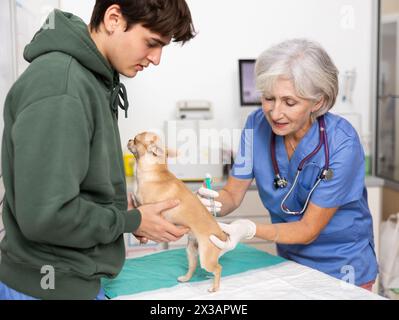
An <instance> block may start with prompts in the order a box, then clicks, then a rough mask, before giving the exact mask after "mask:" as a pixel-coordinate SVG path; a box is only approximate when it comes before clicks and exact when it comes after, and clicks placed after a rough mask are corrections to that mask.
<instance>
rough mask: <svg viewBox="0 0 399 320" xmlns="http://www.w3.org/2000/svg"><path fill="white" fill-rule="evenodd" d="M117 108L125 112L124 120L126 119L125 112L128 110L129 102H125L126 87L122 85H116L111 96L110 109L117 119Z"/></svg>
mask: <svg viewBox="0 0 399 320" xmlns="http://www.w3.org/2000/svg"><path fill="white" fill-rule="evenodd" d="M118 107H119V108H121V109H122V110H124V111H125V118H127V111H128V109H129V101H128V100H127V93H126V87H125V85H124V84H123V83H120V82H119V83H118V84H117V85H116V87H115V88H114V90H113V91H112V94H111V109H112V111H113V112H114V113H115V114H116V118H118Z"/></svg>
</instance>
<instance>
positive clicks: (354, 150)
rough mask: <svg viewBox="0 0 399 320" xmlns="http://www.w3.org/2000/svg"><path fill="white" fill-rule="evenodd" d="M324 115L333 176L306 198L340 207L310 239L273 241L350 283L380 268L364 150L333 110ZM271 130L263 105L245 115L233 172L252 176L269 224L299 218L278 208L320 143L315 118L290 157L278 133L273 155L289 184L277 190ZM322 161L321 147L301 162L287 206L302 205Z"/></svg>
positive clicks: (367, 279) (284, 253)
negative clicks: (281, 242)
mask: <svg viewBox="0 0 399 320" xmlns="http://www.w3.org/2000/svg"><path fill="white" fill-rule="evenodd" d="M324 117H325V123H326V133H327V139H328V144H329V152H330V157H329V160H330V168H331V169H332V170H333V177H332V179H331V180H322V181H321V182H320V184H319V186H318V187H317V188H316V189H315V191H314V192H313V195H312V197H311V198H310V201H311V202H312V203H314V204H316V205H317V206H319V207H322V208H338V210H337V212H336V213H335V215H334V216H333V217H332V219H331V220H330V222H329V223H328V224H327V226H326V227H325V228H324V229H323V230H322V232H321V233H320V235H319V237H318V238H317V239H316V240H315V241H313V242H312V243H310V244H307V245H301V244H297V245H285V244H277V250H278V254H279V255H280V256H282V257H284V258H286V259H290V260H293V261H295V262H298V263H300V264H303V265H306V266H309V267H311V268H314V269H317V270H320V271H322V272H325V273H327V274H329V275H331V276H333V277H335V278H338V279H342V280H345V281H351V279H353V280H354V284H356V285H361V284H365V283H367V282H370V281H372V280H374V279H375V278H376V276H377V273H378V266H377V260H376V256H375V251H374V237H373V223H372V218H371V214H370V210H369V207H368V203H367V191H366V187H365V184H364V178H365V164H364V152H363V148H362V145H361V143H360V140H359V137H358V135H357V133H356V131H355V129H354V128H353V127H352V125H351V124H350V123H349V122H348V121H346V120H345V119H343V118H341V117H339V116H337V115H334V114H331V113H327V114H325V116H324ZM271 132H272V131H271V127H270V125H269V123H268V122H267V120H266V118H265V116H264V114H263V111H262V109H259V110H257V111H255V112H253V113H252V114H251V115H250V116H249V117H248V119H247V122H246V125H245V128H244V130H243V132H242V135H241V143H240V148H239V151H238V153H237V156H236V159H235V163H234V166H233V169H232V173H231V174H232V176H233V177H235V178H237V179H253V178H255V180H256V185H257V187H258V191H259V195H260V198H261V200H262V202H263V205H264V206H265V208H267V210H268V211H269V213H270V216H271V220H272V222H273V223H286V222H294V221H298V220H301V219H302V216H303V215H289V214H286V213H284V212H283V211H282V210H281V208H280V204H281V201H282V200H283V198H284V196H285V195H286V194H287V192H288V190H289V188H290V187H291V186H292V183H293V181H294V178H295V175H296V173H297V168H298V165H299V163H300V162H301V160H302V159H304V158H305V157H306V156H307V155H308V154H310V153H311V152H312V151H313V150H314V149H315V148H316V146H317V144H318V143H319V124H318V122H317V121H315V122H314V123H313V124H312V127H311V128H310V129H309V131H308V132H307V133H306V135H305V136H304V137H303V138H302V140H301V141H300V143H299V145H298V146H297V148H296V150H295V152H294V154H293V155H292V157H291V159H290V160H288V155H287V152H286V149H285V145H284V138H283V137H282V136H276V159H277V162H278V165H279V169H280V175H281V176H282V177H285V178H287V180H288V187H287V188H285V189H279V190H276V189H274V186H273V180H274V170H273V165H272V160H271V154H270V136H271ZM324 162H325V155H324V149H323V148H322V149H320V150H319V152H318V153H317V154H316V155H315V156H314V157H313V158H312V159H311V160H310V161H309V162H308V163H307V164H306V165H305V167H304V169H303V171H302V173H301V175H300V178H299V181H298V183H297V186H296V188H295V189H294V191H293V194H291V196H290V197H289V198H288V199H287V201H286V205H287V206H288V208H289V209H290V210H291V211H293V210H295V211H300V210H301V209H302V207H303V205H304V203H305V200H306V197H307V195H308V193H309V191H310V189H311V188H312V186H313V185H314V183H315V181H316V179H317V176H318V174H319V172H320V170H321V169H322V168H323V166H324ZM305 214H306V212H305Z"/></svg>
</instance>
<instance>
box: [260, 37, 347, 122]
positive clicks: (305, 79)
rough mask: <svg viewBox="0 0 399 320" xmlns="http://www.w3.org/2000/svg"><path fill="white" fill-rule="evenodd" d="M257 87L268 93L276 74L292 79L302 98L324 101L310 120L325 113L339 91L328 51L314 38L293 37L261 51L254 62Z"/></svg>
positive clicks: (271, 88) (336, 76)
mask: <svg viewBox="0 0 399 320" xmlns="http://www.w3.org/2000/svg"><path fill="white" fill-rule="evenodd" d="M255 76H256V87H257V89H258V90H259V91H260V92H261V93H263V94H266V95H269V94H271V92H272V90H273V86H274V83H275V81H276V80H277V79H278V78H284V79H288V80H291V81H292V83H293V85H294V88H295V90H296V93H297V95H298V96H299V97H301V98H303V99H310V100H314V101H320V99H321V98H324V103H323V105H322V106H321V107H320V109H319V110H318V111H316V112H315V113H314V114H313V115H312V120H315V119H316V118H317V117H319V116H321V115H323V114H325V113H326V112H328V110H330V109H331V108H332V107H333V105H334V104H335V101H336V98H337V95H338V86H339V85H338V69H337V67H336V66H335V65H334V63H333V61H332V60H331V58H330V56H329V55H328V54H327V52H326V51H325V50H324V49H323V48H322V47H321V46H320V45H319V44H318V43H316V42H312V41H309V40H306V39H292V40H287V41H284V42H282V43H280V44H277V45H275V46H273V47H271V48H270V49H268V50H266V51H264V52H263V53H262V54H261V55H260V56H259V58H258V59H257V61H256V65H255Z"/></svg>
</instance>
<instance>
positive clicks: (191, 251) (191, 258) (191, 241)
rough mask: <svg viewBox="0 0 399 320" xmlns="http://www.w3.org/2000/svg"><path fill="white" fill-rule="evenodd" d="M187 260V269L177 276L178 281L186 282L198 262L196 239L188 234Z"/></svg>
mask: <svg viewBox="0 0 399 320" xmlns="http://www.w3.org/2000/svg"><path fill="white" fill-rule="evenodd" d="M186 252H187V260H188V271H187V273H186V274H185V275H184V276H180V277H178V278H177V280H178V281H179V282H187V281H189V280H190V279H191V277H192V276H193V274H194V272H195V269H196V268H197V263H198V243H197V240H196V239H195V238H194V237H193V236H192V235H190V234H189V236H188V244H187V249H186Z"/></svg>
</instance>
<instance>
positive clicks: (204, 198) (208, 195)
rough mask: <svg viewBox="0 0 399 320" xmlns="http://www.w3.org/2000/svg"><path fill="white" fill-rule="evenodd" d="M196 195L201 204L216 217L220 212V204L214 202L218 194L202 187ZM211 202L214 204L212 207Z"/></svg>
mask: <svg viewBox="0 0 399 320" xmlns="http://www.w3.org/2000/svg"><path fill="white" fill-rule="evenodd" d="M196 193H197V197H198V199H200V201H201V202H202V204H203V205H204V206H205V207H206V208H207V209H208V211H209V212H210V213H212V214H213V215H214V216H215V217H216V216H217V213H218V212H220V211H221V210H222V204H221V203H220V202H218V201H215V198H217V197H219V193H218V192H216V191H215V190H211V189H207V188H204V187H201V188H200V189H198V191H197V192H196ZM212 202H213V203H214V206H213V205H212Z"/></svg>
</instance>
